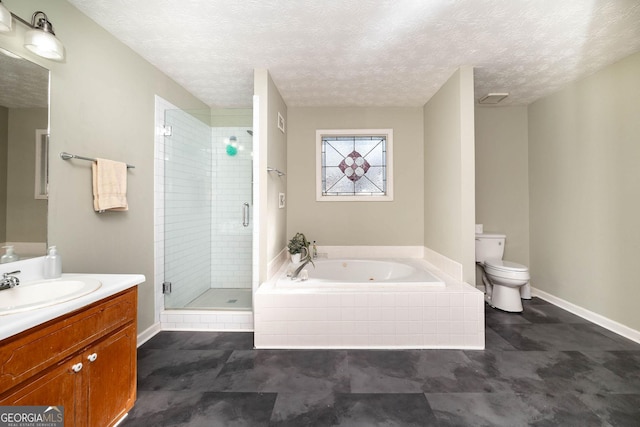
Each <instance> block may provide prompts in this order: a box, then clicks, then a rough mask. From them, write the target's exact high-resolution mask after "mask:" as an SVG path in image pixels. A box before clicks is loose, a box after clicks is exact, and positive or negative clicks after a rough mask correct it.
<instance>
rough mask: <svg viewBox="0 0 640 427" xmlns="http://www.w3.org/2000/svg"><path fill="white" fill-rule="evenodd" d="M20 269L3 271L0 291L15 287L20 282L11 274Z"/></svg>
mask: <svg viewBox="0 0 640 427" xmlns="http://www.w3.org/2000/svg"><path fill="white" fill-rule="evenodd" d="M19 273H20V270H16V271H12V272H11V273H3V274H2V280H0V291H4V290H5V289H11V288H15V287H16V286H18V285H19V284H20V279H18V278H17V277H16V276H13V274H19Z"/></svg>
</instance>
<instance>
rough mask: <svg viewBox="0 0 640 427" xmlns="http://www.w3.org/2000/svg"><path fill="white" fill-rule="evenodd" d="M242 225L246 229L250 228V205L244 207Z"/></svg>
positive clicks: (246, 204)
mask: <svg viewBox="0 0 640 427" xmlns="http://www.w3.org/2000/svg"><path fill="white" fill-rule="evenodd" d="M242 225H243V226H244V227H248V226H249V203H245V204H244V205H242Z"/></svg>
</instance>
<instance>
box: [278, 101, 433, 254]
mask: <svg viewBox="0 0 640 427" xmlns="http://www.w3.org/2000/svg"><path fill="white" fill-rule="evenodd" d="M388 128H391V129H393V163H394V177H393V181H394V200H393V201H387V202H367V201H354V202H317V201H316V130H317V129H388ZM422 135H423V125H422V108H419V107H418V108H302V107H291V108H289V129H288V135H287V172H288V175H287V184H288V186H287V187H288V195H287V211H288V212H287V236H288V238H291V237H292V236H293V235H294V234H295V233H296V232H302V233H304V234H305V235H306V236H307V238H308V239H310V240H317V241H318V244H319V245H332V246H333V245H345V246H350V245H353V246H358V245H373V246H414V245H415V246H422V245H423V217H424V212H423V198H422V193H423V192H422V187H423V173H422V171H423V165H422V156H423V152H424V151H423V146H422V143H423V136H422Z"/></svg>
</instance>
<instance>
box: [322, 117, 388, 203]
mask: <svg viewBox="0 0 640 427" xmlns="http://www.w3.org/2000/svg"><path fill="white" fill-rule="evenodd" d="M325 136H333V137H335V136H347V137H351V136H364V137H369V136H384V137H386V142H385V145H386V147H385V148H386V168H385V174H386V181H387V182H386V189H385V190H386V192H385V194H384V195H372V194H361V195H348V196H347V195H344V196H336V195H330V196H327V195H323V194H322V166H323V165H322V139H323V137H325ZM316 201H317V202H391V201H393V129H317V130H316Z"/></svg>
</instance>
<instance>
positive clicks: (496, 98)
mask: <svg viewBox="0 0 640 427" xmlns="http://www.w3.org/2000/svg"><path fill="white" fill-rule="evenodd" d="M507 96H509V93H507V92H504V93H488V94H486V95H485V96H483V97H482V98H480V99H479V100H478V104H494V105H495V104H497V103H499V102H500V101H502V100H503V99H505V98H506V97H507Z"/></svg>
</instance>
